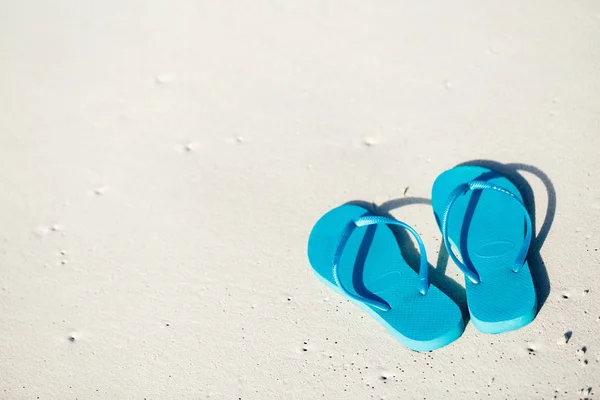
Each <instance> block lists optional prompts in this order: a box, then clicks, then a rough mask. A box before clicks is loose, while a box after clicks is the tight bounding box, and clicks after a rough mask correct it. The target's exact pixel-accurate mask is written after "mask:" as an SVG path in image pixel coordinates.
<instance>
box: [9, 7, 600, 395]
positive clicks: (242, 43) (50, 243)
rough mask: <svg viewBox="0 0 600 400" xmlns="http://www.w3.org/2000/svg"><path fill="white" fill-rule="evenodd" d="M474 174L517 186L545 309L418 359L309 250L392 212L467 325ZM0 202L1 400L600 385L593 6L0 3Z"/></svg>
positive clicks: (599, 68)
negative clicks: (466, 185)
mask: <svg viewBox="0 0 600 400" xmlns="http://www.w3.org/2000/svg"><path fill="white" fill-rule="evenodd" d="M463 163H470V164H479V165H481V164H483V165H488V166H493V167H494V168H497V169H501V170H502V171H504V172H505V173H506V174H508V175H510V176H511V177H512V178H513V179H514V180H518V181H519V185H520V186H521V187H522V188H523V190H524V191H525V197H526V202H527V205H528V207H529V208H530V210H531V212H532V213H533V214H535V215H534V216H535V230H536V233H537V236H536V238H535V239H534V243H533V247H532V250H531V253H530V256H529V257H530V258H529V260H530V263H531V265H532V270H533V271H534V279H535V284H536V288H537V295H538V301H539V304H540V309H539V313H538V316H537V318H536V319H535V321H534V322H532V323H531V324H530V325H528V326H526V327H524V328H522V329H520V330H517V331H513V332H509V333H504V334H500V335H487V334H483V333H480V332H479V331H477V329H475V328H474V327H473V325H472V324H471V323H469V324H468V325H467V327H466V329H465V332H464V334H463V335H462V337H461V338H459V339H458V340H457V341H455V342H454V343H452V344H450V345H449V346H446V347H444V348H442V349H439V350H436V351H434V352H431V353H417V352H412V351H410V350H408V349H406V348H405V347H404V346H402V345H401V344H400V343H399V342H398V341H397V340H395V339H394V338H393V337H392V335H390V334H389V333H388V332H387V331H386V330H385V329H384V328H383V327H382V326H381V325H380V324H378V323H377V322H376V321H375V320H374V319H373V318H371V317H370V316H369V315H368V314H367V313H365V312H364V311H363V310H361V309H360V308H359V307H357V306H356V305H355V304H353V303H351V302H349V301H348V300H347V299H346V298H344V297H342V296H340V295H338V294H336V293H335V292H333V291H332V290H330V289H329V288H327V287H325V286H324V285H323V284H322V283H321V282H320V281H319V280H318V279H317V278H316V277H315V276H314V274H313V272H312V271H311V268H310V265H309V263H308V259H307V255H306V248H307V240H308V235H309V233H310V230H311V228H312V226H313V225H314V223H315V222H316V221H317V220H318V218H319V217H320V216H321V215H323V214H324V213H325V212H327V211H328V210H330V209H332V208H333V207H336V206H338V205H340V204H344V203H346V202H349V201H358V202H361V204H366V205H368V206H369V207H372V208H373V209H375V210H376V211H377V212H380V213H389V214H391V215H393V216H394V217H396V218H398V219H401V220H403V221H405V222H406V223H409V224H411V225H412V226H413V227H415V229H416V230H417V231H418V232H419V233H420V234H421V235H422V237H423V239H424V241H425V244H426V246H427V250H428V256H429V262H430V264H431V267H430V271H431V272H430V274H431V282H432V283H433V284H435V285H436V286H438V287H439V288H441V289H442V290H443V291H445V292H446V293H447V294H448V295H449V296H451V297H452V298H453V299H454V300H455V301H456V302H458V303H459V305H460V306H461V307H462V309H463V312H465V314H467V311H466V308H465V293H464V279H463V276H462V274H461V273H460V272H459V270H458V269H457V268H456V267H455V266H454V265H453V264H452V262H451V261H450V262H448V260H447V259H448V257H447V254H446V253H445V252H444V251H440V245H441V243H442V242H441V236H440V233H439V230H438V228H437V225H436V223H435V220H434V217H433V213H432V210H431V206H430V196H431V187H432V183H433V181H434V180H435V178H436V177H437V176H438V175H439V174H440V173H441V172H443V171H444V170H446V169H449V168H451V167H453V166H455V165H457V164H463ZM0 189H1V191H2V194H1V195H0V399H2V400H4V399H7V400H20V399H41V400H49V399H50V400H53V399H60V400H62V399H80V400H82V399H119V400H121V399H137V400H144V399H147V400H162V399H178V400H179V399H194V400H197V399H234V400H235V399H243V400H248V399H255V400H264V399H308V400H312V399H387V400H390V399H584V398H593V399H598V398H600V334H599V331H600V251H599V249H600V224H599V219H600V3H598V2H595V1H585V0H581V1H580V0H575V1H549V2H548V1H545V2H543V1H532V2H512V1H508V2H507V1H499V0H492V1H485V2H478V1H473V0H459V1H458V2H449V1H441V0H437V1H425V2H418V1H388V0H384V1H364V0H349V1H341V0H340V1H338V0H332V1H316V0H303V1H277V0H256V1H245V2H244V1H229V0H223V1H205V0H193V1H192V0H180V1H164V0H163V1H160V0H148V1H141V0H137V1H134V0H105V1H99V0H91V1H75V0H56V1H41V0H31V1H28V0H23V1H8V0H6V1H2V2H0ZM398 235H399V239H402V238H401V237H400V236H402V235H401V234H400V233H398ZM404 247H405V248H406V251H405V258H406V259H407V260H408V261H409V263H410V264H411V266H414V267H415V268H416V262H417V255H416V254H415V252H414V251H412V250H411V249H413V250H414V244H410V242H408V243H407V244H406V246H404Z"/></svg>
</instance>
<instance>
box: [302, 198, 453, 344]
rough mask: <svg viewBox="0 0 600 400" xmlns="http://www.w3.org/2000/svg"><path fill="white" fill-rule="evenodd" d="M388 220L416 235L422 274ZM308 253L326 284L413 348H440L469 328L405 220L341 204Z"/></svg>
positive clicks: (324, 220)
mask: <svg viewBox="0 0 600 400" xmlns="http://www.w3.org/2000/svg"><path fill="white" fill-rule="evenodd" d="M388 225H398V226H401V227H403V228H404V229H406V230H407V231H408V232H409V233H410V234H412V235H413V236H414V237H415V239H416V241H417V243H418V245H419V250H420V253H421V263H420V269H419V274H417V273H416V272H415V271H413V269H412V268H411V267H410V266H409V265H408V264H407V263H406V261H405V260H404V258H403V257H402V254H401V252H400V248H399V246H398V242H397V241H396V237H395V236H394V234H393V232H392V230H391V229H390V227H389V226H388ZM308 258H309V261H310V264H311V265H312V268H313V270H314V272H315V274H316V275H317V277H318V278H319V279H320V280H321V281H323V283H325V284H326V285H327V286H329V287H330V288H332V289H333V290H335V291H336V292H338V293H340V294H342V295H345V296H347V297H349V298H350V299H351V300H352V301H354V302H355V303H357V304H358V305H359V306H361V307H362V308H363V309H365V310H366V311H367V312H369V313H370V314H371V315H372V316H373V317H374V318H375V319H376V320H377V321H379V322H380V323H381V324H382V325H383V326H384V327H385V328H386V329H387V330H388V331H390V332H391V333H392V335H394V336H395V337H396V338H397V339H398V340H399V341H400V342H401V343H403V344H404V345H405V346H406V347H408V348H410V349H412V350H415V351H431V350H435V349H437V348H440V347H442V346H445V345H447V344H449V343H451V342H453V341H454V340H456V339H457V338H458V337H460V335H461V334H462V332H463V330H464V322H463V318H462V314H461V311H460V308H459V307H458V306H457V305H456V303H454V302H453V301H452V300H451V299H450V298H449V297H448V296H446V295H445V294H444V293H442V292H441V291H440V290H439V289H438V288H436V287H435V286H433V285H431V286H430V285H429V282H428V268H429V266H428V263H427V255H426V253H425V247H424V245H423V242H422V241H421V238H420V237H419V235H418V233H417V232H416V231H415V230H414V229H413V228H411V227H410V226H409V225H407V224H405V223H403V222H400V221H397V220H395V219H392V218H387V217H383V216H377V215H374V214H373V213H370V212H369V211H368V210H367V209H365V208H363V207H360V206H357V205H351V204H346V205H343V206H340V207H337V208H335V209H333V210H331V211H329V212H328V213H327V214H325V215H324V216H323V217H321V219H319V221H318V222H317V223H316V224H315V226H314V227H313V229H312V232H311V233H310V237H309V240H308Z"/></svg>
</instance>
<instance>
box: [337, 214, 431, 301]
mask: <svg viewBox="0 0 600 400" xmlns="http://www.w3.org/2000/svg"><path fill="white" fill-rule="evenodd" d="M375 224H388V225H398V226H401V227H403V228H404V229H406V230H407V231H408V232H410V233H411V234H412V235H413V236H414V237H415V239H416V240H417V244H418V245H419V252H420V253H421V262H420V266H419V278H420V279H419V292H420V293H421V294H422V295H424V294H426V293H427V290H428V289H429V265H428V264H427V254H426V252H425V245H424V244H423V241H422V240H421V237H420V236H419V234H418V233H417V232H416V231H415V230H414V229H413V228H412V227H411V226H410V225H407V224H405V223H404V222H400V221H396V220H395V219H392V218H387V217H381V216H377V215H365V216H363V217H360V218H358V219H356V220H354V221H350V222H349V223H348V225H346V227H345V228H344V230H343V231H342V234H341V236H340V240H339V242H338V245H337V248H336V249H335V254H334V256H333V279H334V280H335V283H336V285H338V287H339V288H340V289H342V291H343V292H344V293H345V294H346V295H347V296H348V297H350V298H352V299H354V300H357V301H360V302H362V303H365V304H368V305H370V306H372V307H375V308H377V309H379V310H381V311H389V310H391V309H392V307H391V306H390V305H389V304H388V303H387V302H385V301H378V300H372V299H367V298H366V297H362V296H359V295H356V294H354V293H352V292H350V291H348V289H346V288H345V287H344V285H343V284H342V282H341V281H340V277H339V275H338V265H339V263H340V259H341V258H342V253H343V252H344V248H345V247H346V244H347V243H348V239H350V236H351V235H352V232H354V230H355V229H356V228H357V227H359V226H367V225H375Z"/></svg>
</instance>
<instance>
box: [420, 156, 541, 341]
mask: <svg viewBox="0 0 600 400" xmlns="http://www.w3.org/2000/svg"><path fill="white" fill-rule="evenodd" d="M431 202H432V205H433V212H434V214H435V218H436V221H437V223H438V226H439V228H440V230H441V231H442V236H443V239H444V244H445V245H446V249H447V250H448V255H449V256H450V258H451V259H452V261H454V263H456V265H457V266H458V267H459V268H460V269H461V270H462V272H463V273H464V274H465V281H466V289H467V303H468V305H469V312H470V314H471V320H472V321H473V325H475V327H476V328H477V329H479V330H480V331H481V332H484V333H501V332H506V331H511V330H515V329H519V328H521V327H523V326H525V325H527V324H528V323H530V322H531V321H533V319H534V318H535V315H536V311H537V297H536V293H535V288H534V285H533V280H532V277H531V272H530V271H529V264H528V263H527V252H528V251H529V245H530V243H531V237H532V231H531V230H532V223H531V217H530V216H529V213H528V211H527V209H526V207H525V205H524V204H523V196H522V195H521V193H520V192H519V189H518V188H517V187H516V186H515V185H514V184H513V183H512V182H511V181H509V180H508V179H507V178H506V177H505V176H503V175H501V174H500V173H498V172H496V171H492V170H490V169H487V168H482V167H475V166H461V167H455V168H452V169H450V170H448V171H446V172H444V173H442V174H441V175H440V176H438V178H437V179H436V180H435V182H434V184H433V189H432V195H431Z"/></svg>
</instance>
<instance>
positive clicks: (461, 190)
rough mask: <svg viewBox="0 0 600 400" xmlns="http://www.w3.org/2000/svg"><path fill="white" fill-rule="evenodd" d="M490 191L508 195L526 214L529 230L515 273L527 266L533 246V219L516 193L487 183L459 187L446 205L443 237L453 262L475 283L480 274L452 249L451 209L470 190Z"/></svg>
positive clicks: (516, 261) (515, 265)
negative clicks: (528, 256)
mask: <svg viewBox="0 0 600 400" xmlns="http://www.w3.org/2000/svg"><path fill="white" fill-rule="evenodd" d="M488 189H490V190H495V191H497V192H500V193H503V194H506V195H508V196H509V197H510V198H512V199H513V200H515V201H516V202H517V203H519V205H520V206H521V208H522V209H523V211H524V212H525V222H526V223H527V228H526V232H525V242H524V243H523V246H522V247H521V250H520V251H519V254H518V255H517V259H516V260H515V264H514V266H513V272H519V269H521V267H522V266H523V264H525V258H527V252H528V251H529V245H530V244H531V234H532V233H531V230H532V224H531V217H530V216H529V212H528V211H527V207H525V204H523V202H522V201H521V199H519V198H518V197H517V196H516V195H515V194H514V193H512V192H511V191H509V190H506V189H504V188H501V187H499V186H496V185H493V184H491V183H489V182H485V181H471V182H469V183H464V184H462V185H459V186H458V187H457V188H456V189H454V190H453V191H452V193H450V196H449V197H448V202H447V203H446V208H445V209H444V215H443V216H442V236H443V238H444V244H445V245H446V249H447V250H448V255H449V256H450V258H451V259H452V261H454V262H455V263H456V265H458V267H459V268H460V269H461V271H462V272H464V274H465V275H466V276H467V278H469V280H471V282H473V283H479V282H480V281H481V279H480V278H479V274H478V273H477V271H474V270H472V269H471V268H469V267H467V266H466V265H465V264H464V263H462V262H461V261H459V260H458V258H457V257H456V255H455V254H454V251H453V250H452V247H450V239H449V238H448V217H449V215H450V209H451V208H452V205H453V204H454V202H455V201H456V199H458V198H459V197H460V196H462V195H464V194H466V193H467V192H468V191H469V190H488ZM456 251H459V249H458V248H456Z"/></svg>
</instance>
